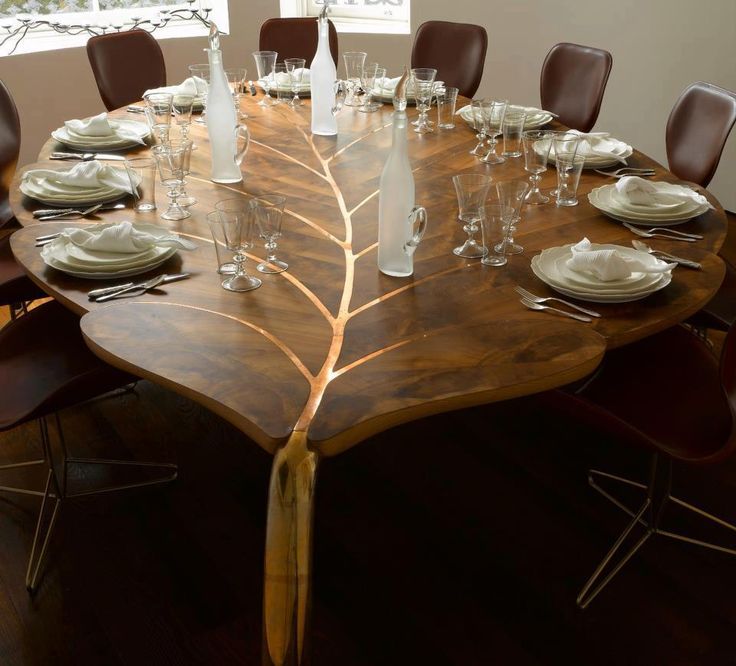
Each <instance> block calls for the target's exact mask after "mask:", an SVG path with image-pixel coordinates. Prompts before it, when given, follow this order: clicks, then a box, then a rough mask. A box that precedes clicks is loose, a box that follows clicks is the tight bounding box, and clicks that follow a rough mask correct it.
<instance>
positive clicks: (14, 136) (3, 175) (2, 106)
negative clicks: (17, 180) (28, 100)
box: [0, 81, 20, 227]
mask: <svg viewBox="0 0 736 666" xmlns="http://www.w3.org/2000/svg"><path fill="white" fill-rule="evenodd" d="M19 155H20V117H19V116H18V109H17V108H16V107H15V102H13V98H12V96H11V95H10V91H9V90H8V89H7V87H6V86H5V84H4V83H3V82H2V81H0V227H3V226H4V225H5V224H7V223H8V222H10V220H12V219H14V216H13V211H12V210H11V208H10V195H9V192H10V184H11V182H12V180H13V176H14V175H15V168H16V166H17V165H18V156H19Z"/></svg>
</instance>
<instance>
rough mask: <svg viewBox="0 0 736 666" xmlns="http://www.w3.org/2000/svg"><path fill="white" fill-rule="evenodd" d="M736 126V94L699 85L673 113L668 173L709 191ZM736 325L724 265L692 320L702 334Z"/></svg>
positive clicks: (732, 273) (732, 276)
mask: <svg viewBox="0 0 736 666" xmlns="http://www.w3.org/2000/svg"><path fill="white" fill-rule="evenodd" d="M735 123H736V93H733V92H731V91H730V90H726V89H724V88H720V87H718V86H715V85H713V84H711V83H703V82H702V81H698V82H697V83H693V84H691V85H689V86H688V87H687V88H685V90H684V91H683V92H682V94H681V95H680V97H679V98H678V100H677V101H676V102H675V105H674V106H673V107H672V111H671V112H670V116H669V119H668V120H667V130H666V132H665V143H666V147H667V162H668V164H669V168H670V171H672V173H674V174H675V175H676V176H677V177H678V178H682V179H683V180H687V181H690V182H692V183H696V184H697V185H700V186H702V187H707V186H708V184H709V183H710V181H711V180H712V178H713V176H714V175H715V173H716V169H717V168H718V163H719V162H720V160H721V154H722V153H723V149H724V147H725V145H726V141H727V140H728V136H729V134H730V133H731V130H732V129H733V126H734V124H735ZM734 321H736V267H734V266H733V265H731V264H730V263H729V262H728V261H726V277H725V279H724V281H723V284H722V285H721V287H720V289H719V290H718V292H717V293H716V295H715V296H714V297H713V299H712V300H711V301H710V302H709V303H708V304H707V305H706V306H705V307H704V308H703V309H702V310H701V311H700V312H699V313H698V314H697V315H696V316H695V317H694V318H693V319H692V322H693V323H694V324H695V325H697V326H698V327H700V328H714V329H718V330H722V331H726V330H728V328H729V326H731V325H732V324H733V323H734Z"/></svg>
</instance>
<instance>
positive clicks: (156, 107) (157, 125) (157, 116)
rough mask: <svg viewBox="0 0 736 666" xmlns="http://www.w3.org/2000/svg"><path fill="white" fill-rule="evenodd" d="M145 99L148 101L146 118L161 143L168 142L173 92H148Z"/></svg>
mask: <svg viewBox="0 0 736 666" xmlns="http://www.w3.org/2000/svg"><path fill="white" fill-rule="evenodd" d="M143 99H144V101H145V102H146V118H147V119H148V123H149V125H150V126H151V129H152V130H153V131H154V132H155V134H156V135H157V138H158V141H159V143H161V144H166V143H168V142H169V127H170V126H171V113H172V101H173V99H174V96H173V95H172V94H171V93H148V94H147V95H144V97H143Z"/></svg>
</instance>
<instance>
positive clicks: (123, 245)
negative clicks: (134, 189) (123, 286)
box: [54, 222, 197, 254]
mask: <svg viewBox="0 0 736 666" xmlns="http://www.w3.org/2000/svg"><path fill="white" fill-rule="evenodd" d="M54 242H56V243H58V244H60V245H65V244H66V243H67V242H71V243H74V245H78V246H79V247H83V248H84V249H85V250H94V251H95V252H115V253H117V254H132V253H140V252H145V251H146V250H150V249H151V248H152V247H175V248H177V249H179V250H195V249H196V248H197V245H196V244H195V243H192V241H189V240H187V239H186V238H181V237H180V236H179V235H178V234H174V233H169V232H167V231H166V230H165V229H162V230H161V233H149V232H145V231H140V230H139V229H136V228H135V227H134V226H133V225H132V224H131V223H130V222H119V223H118V224H100V225H95V226H94V227H89V228H86V229H84V228H74V227H72V228H68V229H64V230H63V231H62V232H61V235H60V236H59V238H58V239H56V241H54Z"/></svg>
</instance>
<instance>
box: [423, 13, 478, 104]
mask: <svg viewBox="0 0 736 666" xmlns="http://www.w3.org/2000/svg"><path fill="white" fill-rule="evenodd" d="M487 50H488V33H486V29H485V28H484V27H482V26H480V25H474V24H472V23H451V22H449V21H427V22H426V23H422V25H420V26H419V28H418V29H417V33H416V35H415V36H414V46H413V47H412V50H411V66H412V68H413V67H432V68H433V69H436V70H437V80H438V81H444V82H445V83H446V84H447V85H448V86H452V87H454V88H457V89H458V90H459V91H460V94H461V95H463V96H465V97H472V96H473V95H475V91H476V90H478V86H479V85H480V80H481V78H482V77H483V66H484V65H485V61H486V51H487Z"/></svg>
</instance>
